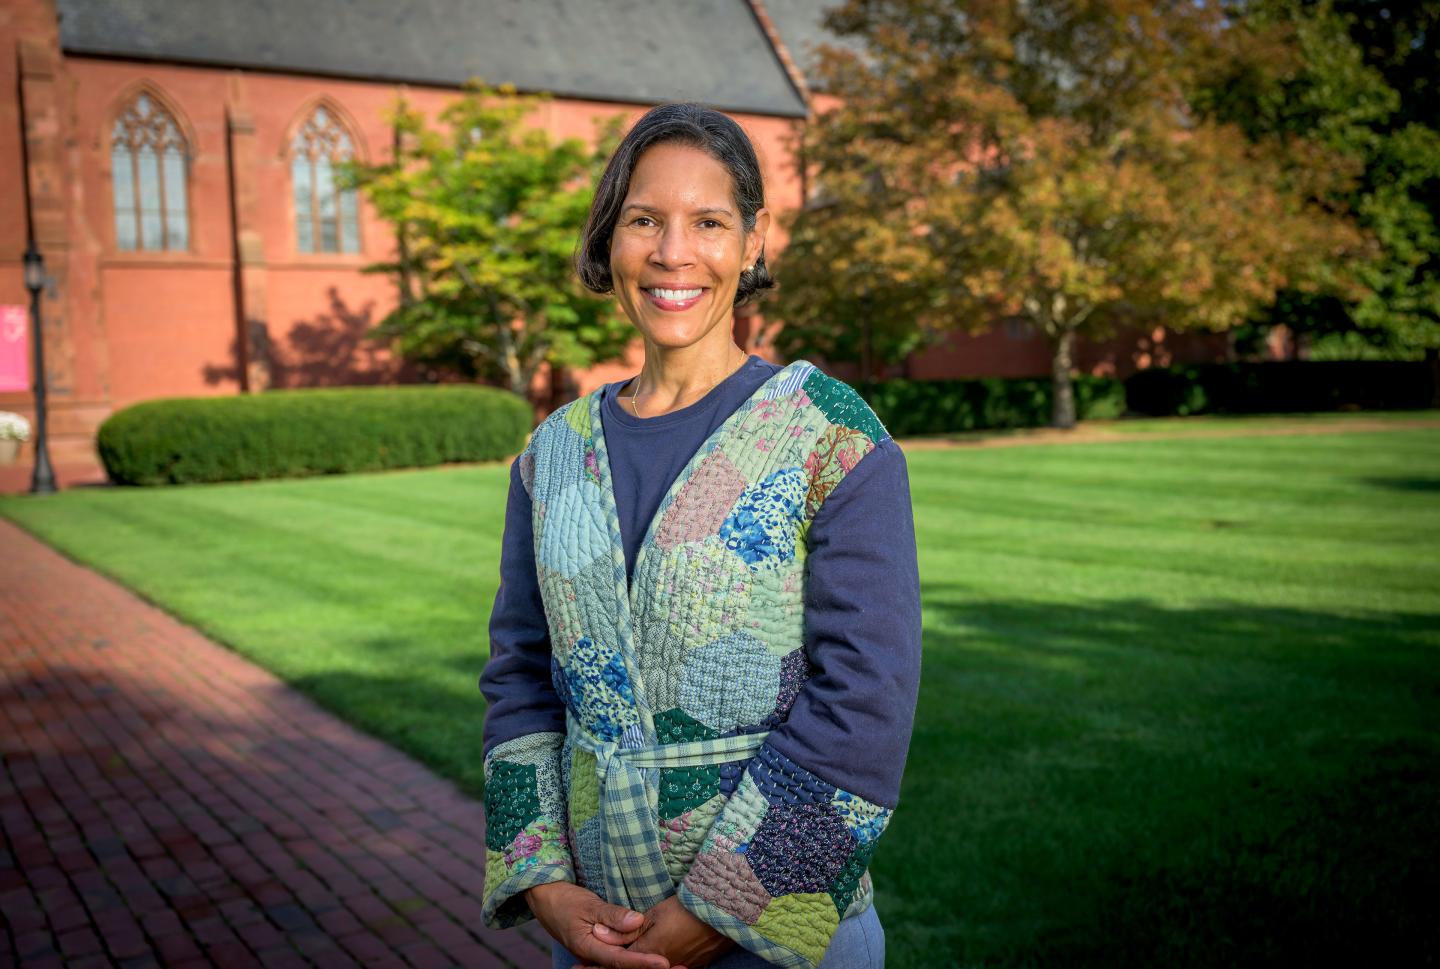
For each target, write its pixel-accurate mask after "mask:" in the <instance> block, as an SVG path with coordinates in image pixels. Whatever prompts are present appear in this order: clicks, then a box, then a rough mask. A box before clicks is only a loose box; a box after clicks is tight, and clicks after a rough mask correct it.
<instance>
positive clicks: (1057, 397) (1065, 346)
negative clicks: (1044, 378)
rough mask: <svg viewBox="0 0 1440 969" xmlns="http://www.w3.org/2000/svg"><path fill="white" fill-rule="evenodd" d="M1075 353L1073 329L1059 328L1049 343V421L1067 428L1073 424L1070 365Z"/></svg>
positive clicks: (1055, 425) (1073, 392) (1073, 402)
mask: <svg viewBox="0 0 1440 969" xmlns="http://www.w3.org/2000/svg"><path fill="white" fill-rule="evenodd" d="M1074 353H1075V331H1074V330H1072V329H1068V328H1066V329H1061V330H1060V332H1059V334H1058V335H1057V336H1056V337H1055V338H1054V340H1053V341H1052V343H1051V358H1050V373H1051V380H1052V385H1053V388H1054V390H1053V394H1052V407H1051V411H1050V423H1051V424H1052V425H1053V426H1054V427H1059V428H1062V429H1066V430H1068V429H1069V428H1072V427H1074V426H1075V385H1074V383H1073V382H1072V381H1071V380H1070V367H1071V364H1072V363H1073V358H1074Z"/></svg>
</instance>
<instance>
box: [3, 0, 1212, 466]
mask: <svg viewBox="0 0 1440 969" xmlns="http://www.w3.org/2000/svg"><path fill="white" fill-rule="evenodd" d="M824 5H825V3H824V0H764V2H763V3H762V2H761V0H667V2H665V3H651V4H641V3H637V2H633V0H628V2H627V0H556V2H554V3H548V4H537V3H526V2H524V0H485V2H477V0H468V2H467V0H413V2H411V3H408V4H395V3H393V2H385V0H350V2H345V3H341V2H340V0H307V2H306V3H293V2H286V0H247V2H246V3H243V4H240V3H226V2H216V0H8V2H7V3H6V4H5V5H4V6H3V8H0V306H5V305H10V306H17V305H19V306H28V303H29V297H28V294H27V292H26V290H25V289H24V285H23V277H22V270H21V254H22V253H23V251H24V249H25V246H26V239H27V221H28V225H29V226H30V230H29V231H33V235H34V238H35V240H36V243H37V245H38V247H39V248H40V250H41V252H42V253H43V255H44V258H45V261H46V268H47V271H48V273H49V275H50V276H51V278H52V280H53V283H52V285H51V286H50V287H49V288H48V290H47V292H46V294H45V296H44V299H43V304H44V326H45V349H46V354H47V357H46V364H47V367H46V370H47V379H48V386H49V388H50V401H51V410H50V413H51V415H52V416H51V424H50V427H51V435H52V455H53V456H54V458H55V461H56V463H57V464H60V465H62V466H63V465H64V464H66V463H73V462H76V461H84V460H87V459H89V457H90V455H91V446H92V441H93V433H94V429H95V428H96V427H97V426H98V424H99V422H100V421H102V420H103V419H104V418H105V417H106V416H107V415H108V414H110V413H111V412H112V411H114V410H115V409H117V408H121V407H124V406H126V405H128V404H131V403H134V402H136V401H140V400H145V399H149V398H154V397H166V396H177V395H203V394H235V393H242V392H246V391H256V390H261V389H265V388H267V387H304V386H319V385H327V384H349V383H367V382H380V381H392V380H397V379H407V378H413V375H411V374H407V373H406V371H405V368H404V367H403V365H401V364H400V363H399V362H398V361H396V360H394V359H392V358H391V357H390V355H389V354H388V353H387V352H386V351H385V350H384V349H383V348H380V347H377V346H374V345H373V344H371V343H369V342H367V341H366V340H364V339H363V336H364V333H365V332H366V330H367V329H369V327H371V326H372V325H373V324H374V323H376V322H378V321H379V320H380V319H381V318H382V317H383V316H384V315H385V314H386V312H387V311H388V310H389V308H390V307H391V306H392V305H393V303H394V301H395V299H396V294H395V292H394V289H393V286H392V284H391V283H390V282H389V281H388V280H387V279H386V278H385V277H383V276H378V275H368V276H367V275H362V274H361V273H360V271H359V270H360V267H361V266H363V265H365V264H367V263H371V262H376V261H380V260H383V259H385V258H387V256H389V255H390V254H391V252H392V250H393V247H394V237H393V233H392V232H391V231H390V229H389V227H388V226H387V225H386V224H385V223H383V222H381V221H379V220H378V219H377V218H376V217H375V215H374V213H373V212H372V211H371V210H370V209H369V207H368V205H367V204H366V203H365V202H364V201H363V199H357V198H355V197H353V195H350V194H349V193H345V192H340V191H337V190H336V188H335V186H334V185H333V183H332V181H331V180H330V175H331V165H332V164H333V162H334V161H336V160H338V159H342V158H347V157H359V158H363V159H367V160H371V161H374V160H378V159H381V158H383V157H385V156H386V155H387V153H388V152H389V151H390V146H391V139H392V132H391V130H390V129H389V128H388V127H387V125H386V123H385V121H384V119H383V114H382V113H383V111H384V110H385V109H386V108H387V107H389V106H390V105H391V104H392V103H393V101H394V100H395V98H396V96H397V95H398V94H399V93H401V92H402V91H403V92H404V93H405V95H406V97H407V98H408V99H409V100H411V101H412V103H414V104H415V105H416V106H418V107H419V108H421V110H423V111H425V112H426V113H427V114H429V115H432V116H433V114H435V113H436V112H438V110H439V109H440V108H441V107H442V106H443V104H444V103H445V102H446V101H447V99H449V98H451V97H453V96H454V94H455V92H456V91H457V90H458V88H459V86H460V85H461V84H462V83H463V82H464V81H465V80H466V79H467V78H468V77H471V76H482V77H484V78H485V79H486V80H488V81H490V82H492V83H501V82H510V83H513V84H515V85H516V86H517V87H519V88H520V89H522V90H537V91H538V90H545V91H550V92H553V93H555V95H556V97H555V99H554V100H553V101H550V102H549V103H547V104H546V105H545V106H544V107H543V108H542V109H541V111H540V112H539V113H538V114H537V115H535V116H534V119H533V120H534V123H536V124H539V125H543V126H544V127H545V128H547V129H549V130H550V131H551V132H552V133H554V134H556V135H560V136H568V135H576V136H581V137H588V136H589V135H590V133H591V132H592V130H593V129H592V119H594V118H596V117H602V116H608V115H614V114H617V113H619V114H626V115H635V114H638V113H639V112H641V111H643V110H644V109H645V107H647V106H649V105H651V104H654V103H658V102H661V101H667V100H679V99H689V100H697V101H702V102H706V103H709V104H713V105H715V106H717V107H720V108H722V109H724V110H727V111H729V112H730V113H732V114H733V115H734V116H735V117H736V118H737V119H738V120H739V121H740V122H741V123H742V124H743V125H744V126H745V128H746V129H747V130H748V131H749V132H750V134H751V136H752V138H753V139H754V140H755V142H756V146H757V149H758V150H759V152H760V155H761V160H762V164H763V165H764V168H765V175H766V179H767V182H768V190H769V195H770V204H771V206H772V207H773V208H776V209H779V210H782V211H783V210H785V209H790V208H793V207H794V206H797V205H799V204H801V202H802V201H803V199H802V197H801V189H800V183H799V181H798V179H797V177H796V173H795V172H794V170H793V165H792V162H791V159H790V157H789V154H788V152H787V149H786V140H785V139H786V135H787V133H788V132H789V130H790V129H791V127H792V126H793V125H795V124H800V123H803V122H804V119H805V117H806V115H807V110H808V103H809V102H808V97H809V92H808V90H807V89H806V84H805V79H804V76H803V73H802V72H803V69H804V66H805V63H806V58H807V57H808V56H810V51H811V50H812V49H813V44H814V43H815V42H816V41H817V40H819V39H821V38H822V36H823V35H822V34H821V32H820V28H819V17H820V12H821V8H822V7H823V6H824ZM557 14H558V16H557ZM697 51H703V52H704V56H703V57H702V56H697V55H696V52H697ZM792 53H793V55H794V57H795V58H796V59H797V60H798V61H799V64H798V66H797V63H796V60H792ZM783 241H784V240H783V238H779V239H776V240H774V247H775V248H778V247H780V246H782V245H783ZM754 322H755V321H753V320H741V321H740V323H739V325H738V326H737V331H738V332H737V337H738V338H739V339H740V341H741V342H742V344H745V345H746V346H748V347H749V348H751V349H754V350H756V351H757V352H761V353H766V352H767V350H766V347H765V346H764V345H763V343H762V342H761V341H762V340H763V332H762V329H761V328H760V327H758V326H755V325H753V324H754ZM1173 342H1174V341H1173V338H1171V340H1170V341H1166V342H1165V343H1163V344H1162V345H1160V346H1157V347H1153V348H1152V347H1147V346H1143V345H1140V346H1137V345H1136V344H1135V342H1134V341H1128V342H1121V343H1117V344H1116V345H1114V346H1110V347H1098V348H1097V347H1091V348H1087V349H1085V350H1084V352H1083V353H1082V357H1081V362H1082V365H1083V366H1085V367H1086V368H1087V369H1098V370H1109V371H1111V372H1115V373H1120V374H1123V373H1126V372H1128V371H1129V370H1130V369H1132V368H1133V367H1134V366H1136V365H1140V366H1144V365H1146V364H1148V363H1149V362H1151V360H1152V359H1153V360H1159V361H1163V360H1164V359H1166V356H1165V355H1166V354H1168V353H1170V352H1174V351H1171V350H1170V349H1169V345H1170V344H1171V343H1173ZM1187 349H1189V350H1190V353H1189V354H1187V356H1188V355H1193V354H1194V353H1195V352H1199V353H1201V354H1202V355H1206V356H1209V355H1213V354H1214V353H1215V350H1216V347H1215V344H1214V342H1213V341H1209V342H1208V343H1202V344H1201V345H1199V346H1196V347H1193V348H1187ZM1157 355H1158V356H1157ZM638 360H639V357H638V355H637V354H634V353H632V357H631V359H630V360H628V361H626V362H624V363H620V364H612V365H607V366H605V367H601V368H597V369H596V370H594V371H591V372H587V373H583V374H575V375H570V377H571V381H572V383H571V386H570V387H569V388H568V389H569V390H572V391H573V390H579V391H585V390H588V389H590V388H591V387H593V386H595V385H596V384H597V383H598V382H600V381H602V380H610V379H616V378H617V377H618V376H621V375H623V374H627V373H631V372H633V371H634V369H635V367H636V365H637V364H638ZM1048 368H1049V363H1048V355H1047V351H1046V349H1045V346H1044V343H1043V341H1042V340H1040V339H1038V338H1037V337H1036V336H1035V335H1033V334H1029V333H1026V332H1023V331H1021V330H1017V329H1015V328H1013V327H1012V328H1008V329H1007V328H1005V327H1001V328H998V329H997V330H995V331H993V332H991V333H989V334H986V335H984V336H980V337H958V338H956V339H955V340H954V341H953V342H952V344H951V345H949V346H947V347H945V348H942V349H940V350H938V351H930V352H927V353H925V354H924V355H923V356H922V357H919V358H917V359H915V360H912V361H910V362H909V364H908V365H907V366H906V368H905V372H906V373H907V374H909V375H911V376H914V377H919V378H937V377H946V376H972V375H997V376H1019V375H1040V374H1044V373H1047V372H1048ZM0 410H14V411H19V412H21V413H24V414H26V415H27V416H28V415H30V414H32V413H33V407H32V402H31V395H30V393H29V392H27V391H4V390H0ZM26 463H27V464H28V462H26Z"/></svg>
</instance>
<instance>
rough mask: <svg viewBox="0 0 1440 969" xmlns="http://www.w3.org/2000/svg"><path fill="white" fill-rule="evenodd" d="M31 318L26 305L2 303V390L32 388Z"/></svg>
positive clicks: (0, 337)
mask: <svg viewBox="0 0 1440 969" xmlns="http://www.w3.org/2000/svg"><path fill="white" fill-rule="evenodd" d="M29 319H30V316H29V314H28V313H26V312H25V307H23V306H13V305H12V306H7V305H3V304H0V392H4V391H7V390H29V389H30V341H29V340H27V339H26V338H25V336H26V332H27V331H28V330H29V329H30V327H29V325H28V323H29Z"/></svg>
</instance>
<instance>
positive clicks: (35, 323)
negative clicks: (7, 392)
mask: <svg viewBox="0 0 1440 969" xmlns="http://www.w3.org/2000/svg"><path fill="white" fill-rule="evenodd" d="M25 288H26V289H28V290H30V326H31V333H32V334H33V335H32V337H31V342H32V345H33V346H34V347H35V472H34V474H33V475H32V476H31V478H30V493H31V494H32V495H48V494H53V493H54V491H55V472H54V470H53V469H52V468H51V467H50V444H49V440H48V439H47V437H46V434H45V341H44V336H43V334H44V330H42V329H41V327H40V291H41V290H43V289H44V288H45V259H44V257H43V256H41V255H40V250H39V249H36V248H35V240H34V239H31V240H30V243H29V245H27V246H26V247H25Z"/></svg>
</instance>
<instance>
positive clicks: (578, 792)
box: [570, 747, 600, 831]
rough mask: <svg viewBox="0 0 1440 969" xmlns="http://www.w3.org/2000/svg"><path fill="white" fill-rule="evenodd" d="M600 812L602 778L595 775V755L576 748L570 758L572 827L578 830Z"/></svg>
mask: <svg viewBox="0 0 1440 969" xmlns="http://www.w3.org/2000/svg"><path fill="white" fill-rule="evenodd" d="M599 813H600V779H599V778H598V777H596V775H595V755H594V754H592V753H590V752H589V751H587V750H581V749H580V748H579V747H576V748H575V754H574V756H573V757H571V758H570V827H571V828H574V829H575V830H576V831H579V830H580V827H581V825H583V824H584V823H585V822H586V821H589V820H590V819H591V818H593V817H595V815H597V814H599Z"/></svg>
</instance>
